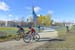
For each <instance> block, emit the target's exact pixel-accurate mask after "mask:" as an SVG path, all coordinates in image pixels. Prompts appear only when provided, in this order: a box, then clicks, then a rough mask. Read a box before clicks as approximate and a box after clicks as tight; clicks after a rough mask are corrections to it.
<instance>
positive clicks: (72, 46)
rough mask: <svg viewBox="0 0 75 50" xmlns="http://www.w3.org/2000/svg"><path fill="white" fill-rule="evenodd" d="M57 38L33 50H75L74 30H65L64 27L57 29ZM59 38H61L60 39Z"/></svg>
mask: <svg viewBox="0 0 75 50" xmlns="http://www.w3.org/2000/svg"><path fill="white" fill-rule="evenodd" d="M57 31H58V34H59V38H58V40H52V41H49V42H48V43H46V44H44V45H42V46H40V47H37V48H36V49H34V50H75V30H74V29H73V28H72V29H71V30H70V32H68V33H67V32H66V31H65V28H62V29H59V30H57ZM60 39H61V40H60Z"/></svg>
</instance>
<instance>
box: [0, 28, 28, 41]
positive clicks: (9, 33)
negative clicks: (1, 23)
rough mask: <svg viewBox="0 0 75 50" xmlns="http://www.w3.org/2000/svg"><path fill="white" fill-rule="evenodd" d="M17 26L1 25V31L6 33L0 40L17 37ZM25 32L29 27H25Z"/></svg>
mask: <svg viewBox="0 0 75 50" xmlns="http://www.w3.org/2000/svg"><path fill="white" fill-rule="evenodd" d="M17 30H18V29H17V28H15V27H0V32H3V33H4V34H6V36H4V37H0V42H2V41H7V40H11V39H13V38H15V35H16V34H17V33H16V32H17ZM24 30H25V32H27V31H28V28H24Z"/></svg>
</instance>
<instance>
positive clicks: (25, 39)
mask: <svg viewBox="0 0 75 50" xmlns="http://www.w3.org/2000/svg"><path fill="white" fill-rule="evenodd" d="M23 40H24V42H26V43H29V42H30V41H31V36H30V35H25V36H24V37H23Z"/></svg>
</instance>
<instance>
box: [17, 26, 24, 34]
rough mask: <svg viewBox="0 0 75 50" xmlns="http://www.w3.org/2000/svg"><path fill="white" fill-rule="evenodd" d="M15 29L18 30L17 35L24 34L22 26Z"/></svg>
mask: <svg viewBox="0 0 75 50" xmlns="http://www.w3.org/2000/svg"><path fill="white" fill-rule="evenodd" d="M17 28H18V31H17V33H24V29H23V27H22V26H20V25H17Z"/></svg>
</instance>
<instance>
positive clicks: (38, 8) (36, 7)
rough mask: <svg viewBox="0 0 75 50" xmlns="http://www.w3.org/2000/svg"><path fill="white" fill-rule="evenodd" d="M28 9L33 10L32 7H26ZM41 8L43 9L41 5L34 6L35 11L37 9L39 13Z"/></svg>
mask: <svg viewBox="0 0 75 50" xmlns="http://www.w3.org/2000/svg"><path fill="white" fill-rule="evenodd" d="M26 9H28V10H31V11H32V7H26ZM40 10H41V8H40V7H38V6H35V7H34V11H35V12H36V13H38V12H39V11H40Z"/></svg>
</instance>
